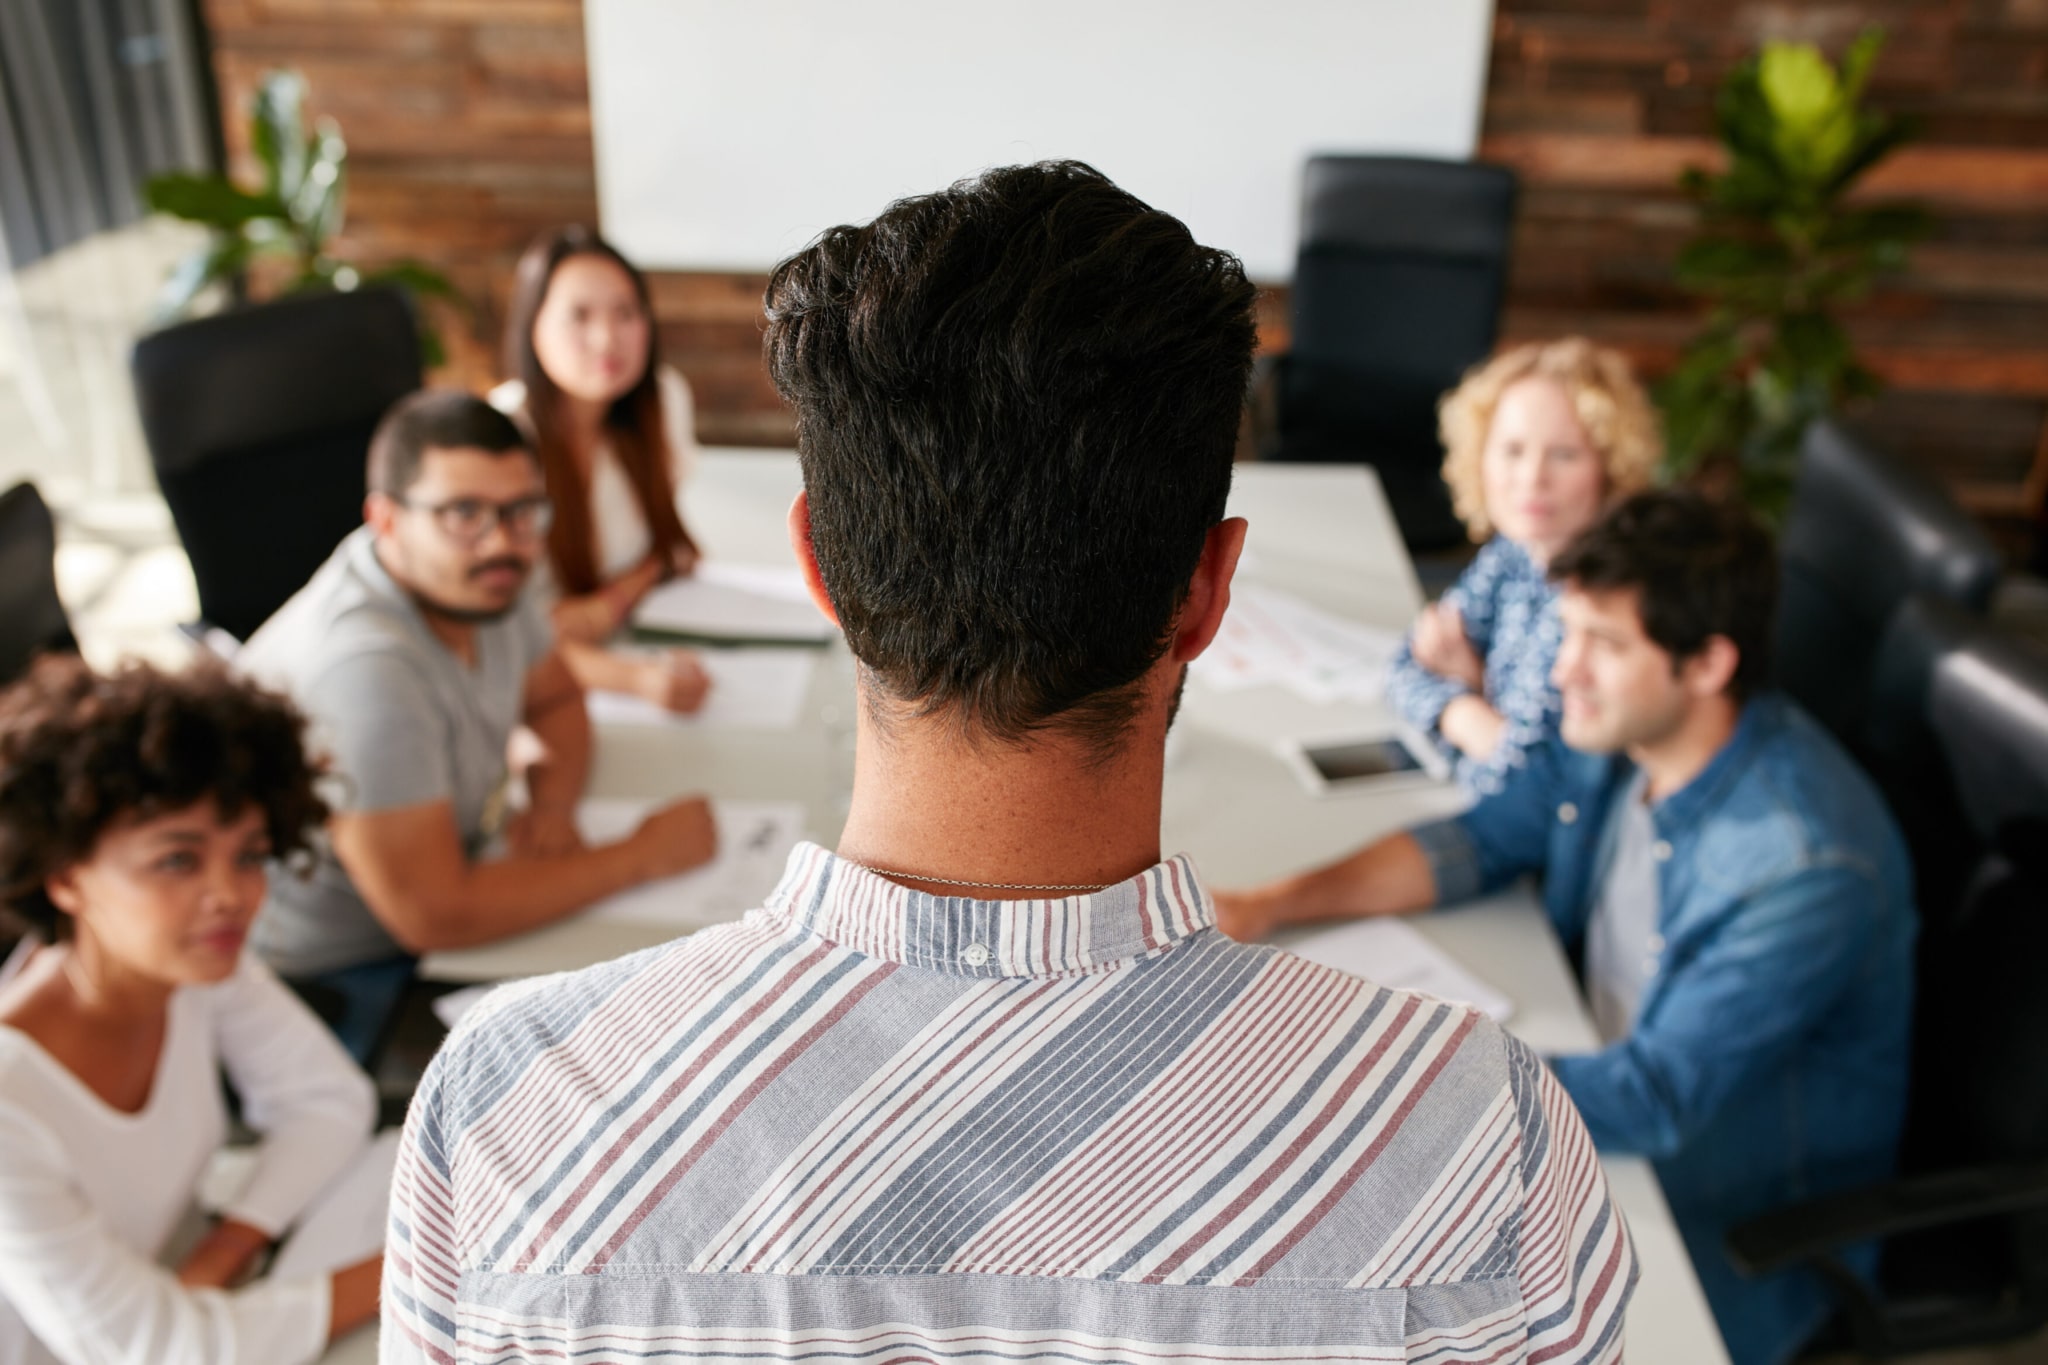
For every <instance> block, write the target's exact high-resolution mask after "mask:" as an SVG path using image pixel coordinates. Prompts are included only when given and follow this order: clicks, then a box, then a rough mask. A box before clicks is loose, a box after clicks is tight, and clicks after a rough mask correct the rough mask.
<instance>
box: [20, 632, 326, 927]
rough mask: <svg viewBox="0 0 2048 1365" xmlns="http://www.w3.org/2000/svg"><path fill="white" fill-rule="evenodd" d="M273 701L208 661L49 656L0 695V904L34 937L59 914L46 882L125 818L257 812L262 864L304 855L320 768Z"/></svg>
mask: <svg viewBox="0 0 2048 1365" xmlns="http://www.w3.org/2000/svg"><path fill="white" fill-rule="evenodd" d="M305 733H306V720H305V717H304V716H302V715H300V713H299V711H298V709H297V708H296V707H294V706H293V705H292V704H291V702H289V701H287V700H286V699H285V698H284V697H282V696H280V695H278V694H276V693H274V692H267V691H264V690H263V689H262V688H259V687H257V686H255V685H254V684H253V683H250V682H247V681H245V680H243V679H241V678H238V677H236V676H234V675H233V674H231V673H229V672H228V671H227V670H226V669H225V668H224V667H222V666H220V665H219V664H212V663H208V664H201V665H196V666H194V667H192V668H189V669H186V670H184V671H182V672H176V673H172V672H166V671H164V670H161V669H157V668H153V667H151V666H149V665H147V664H141V663H130V664H127V665H124V666H123V667H122V668H120V669H119V670H117V671H115V672H113V673H108V674H100V673H95V672H94V671H93V670H92V669H91V668H89V667H87V666H86V665H85V663H83V662H82V661H81V660H79V659H77V658H76V657H73V656H68V655H50V656H47V657H45V658H43V659H41V660H39V661H38V662H37V664H36V665H35V667H34V668H33V669H31V670H30V672H29V674H28V676H27V677H25V678H23V679H22V680H21V681H19V682H17V683H15V684H14V685H13V686H11V687H9V688H7V689H6V690H5V691H4V692H0V909H4V910H5V911H6V912H7V914H8V915H9V916H10V917H11V918H12V919H14V920H15V921H17V922H18V923H19V924H20V925H21V926H23V927H26V928H28V929H30V930H33V931H35V932H36V933H38V934H40V935H41V936H42V937H44V938H45V939H54V938H56V937H59V936H60V935H61V934H62V933H63V932H64V930H65V926H66V925H67V924H68V921H69V917H68V916H66V915H64V914H63V913H62V912H60V911H59V910H58V909H57V907H56V906H55V905H53V904H52V903H51V902H50V898H49V895H48V894H47V893H46V892H45V890H44V885H45V883H46V882H47V881H48V880H49V879H50V878H51V877H53V876H55V875H56V874H58V873H60V872H62V871H63V870H64V869H66V868H68V867H75V866H76V865H78V864H79V863H81V862H84V861H86V860H87V859H89V858H91V857H92V854H93V849H94V848H95V847H96V846H97V845H98V843H99V840H100V836H101V835H102V834H104V833H105V832H106V831H107V830H108V829H109V828H110V827H111V826H113V825H115V824H117V823H120V822H122V821H126V820H134V819H149V818H152V817H154V816H157V815H162V814H167V813H169V812H172V811H179V810H185V809H187V808H188V807H190V806H193V805H195V804H197V803H198V802H201V801H207V800H211V801H214V802H216V803H217V804H218V805H219V807H220V810H221V813H222V814H223V815H224V816H226V817H228V818H230V819H232V818H234V817H237V816H239V815H240V814H241V813H242V812H243V811H244V810H245V809H247V808H248V807H250V806H251V805H254V806H256V807H258V808H259V809H261V810H262V812H263V823H264V828H265V829H266V830H267V831H268V833H269V835H270V844H271V849H272V853H273V856H275V857H276V858H278V859H287V858H291V857H293V856H294V855H299V854H303V853H304V852H305V850H306V848H307V840H308V836H309V835H310V834H311V833H312V831H313V830H314V829H315V828H316V827H318V826H319V825H320V823H321V822H322V821H324V820H325V819H326V818H327V813H328V812H327V806H326V803H325V802H323V801H322V800H321V799H320V796H319V793H318V791H317V790H316V787H317V784H318V782H319V780H320V779H321V777H322V776H324V775H325V772H326V765H325V764H324V762H321V761H318V760H315V759H311V758H309V757H308V756H307V754H306V748H305Z"/></svg>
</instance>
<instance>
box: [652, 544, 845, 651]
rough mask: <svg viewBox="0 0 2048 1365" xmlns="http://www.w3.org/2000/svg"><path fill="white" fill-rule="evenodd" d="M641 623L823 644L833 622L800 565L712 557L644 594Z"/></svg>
mask: <svg viewBox="0 0 2048 1365" xmlns="http://www.w3.org/2000/svg"><path fill="white" fill-rule="evenodd" d="M633 625H634V627H635V628H636V629H639V630H646V631H653V632H656V633H657V634H663V635H684V636H689V637H691V638H693V639H701V640H733V641H757V642H758V641H764V640H779V641H783V642H785V643H798V644H823V643H824V642H825V641H827V640H829V639H831V638H832V634H833V630H832V623H831V622H830V621H827V620H826V619H825V618H824V617H823V616H821V615H819V613H818V609H817V607H815V606H813V605H812V604H811V599H810V594H809V593H807V592H805V590H804V581H803V577H802V575H800V574H799V573H798V572H797V570H796V568H795V567H794V566H783V567H771V566H766V565H759V564H726V563H722V562H719V561H716V560H707V561H706V562H704V563H701V564H699V565H698V566H697V568H696V571H695V572H693V573H691V574H690V575H688V576H687V577H684V578H672V579H670V580H669V581H668V582H666V583H663V584H660V585H659V586H657V587H656V588H654V589H653V590H652V591H651V592H649V593H648V594H647V595H646V596H645V597H643V598H641V599H640V605H639V607H638V608H637V609H636V610H635V611H634V613H633Z"/></svg>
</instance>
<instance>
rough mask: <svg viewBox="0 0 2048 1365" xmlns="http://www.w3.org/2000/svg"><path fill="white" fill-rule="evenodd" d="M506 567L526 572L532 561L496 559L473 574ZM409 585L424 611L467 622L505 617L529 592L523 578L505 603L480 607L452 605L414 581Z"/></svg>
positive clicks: (476, 623)
mask: <svg viewBox="0 0 2048 1365" xmlns="http://www.w3.org/2000/svg"><path fill="white" fill-rule="evenodd" d="M503 568H517V569H519V570H520V571H521V572H525V573H530V572H531V571H532V565H531V564H529V563H528V562H527V561H526V560H523V559H493V560H489V561H486V562H485V563H482V564H479V565H477V566H476V567H475V568H473V569H471V570H470V571H469V576H470V577H471V578H476V577H479V576H481V575H482V574H485V573H487V572H489V571H490V570H492V569H503ZM406 588H407V591H409V592H410V593H411V594H412V600H413V601H414V602H417V603H418V604H419V608H420V610H421V611H424V612H427V613H429V614H431V615H434V616H438V617H440V618H441V619H442V620H444V621H454V622H457V623H458V624H460V625H465V626H487V625H489V624H491V622H493V621H502V620H503V619H505V617H507V616H509V615H511V614H512V612H513V610H514V609H515V608H516V607H518V605H519V599H520V597H521V596H522V595H523V594H524V593H525V592H526V584H525V583H524V582H523V581H522V582H521V583H520V585H519V591H518V592H516V593H514V594H513V595H512V600H511V601H509V602H507V603H506V604H505V605H504V606H502V607H491V608H482V609H480V608H477V607H457V606H451V605H449V604H448V603H446V602H441V601H437V600H436V599H434V598H433V597H430V596H428V595H427V594H426V593H425V592H422V591H421V590H420V589H418V588H416V587H413V586H412V585H411V584H407V585H406Z"/></svg>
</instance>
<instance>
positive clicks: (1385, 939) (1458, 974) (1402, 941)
mask: <svg viewBox="0 0 2048 1365" xmlns="http://www.w3.org/2000/svg"><path fill="white" fill-rule="evenodd" d="M1287 951H1289V952H1291V953H1294V954H1296V955H1297V956H1300V957H1305V958H1307V959H1308V960H1309V961H1311V962H1320V963H1322V964H1323V965H1324V966H1325V967H1335V968H1336V969H1337V970H1339V971H1343V972H1349V973H1351V974H1352V975H1353V976H1359V977H1364V978H1365V979H1366V980H1368V981H1371V982H1373V983H1375V984H1376V985H1381V986H1390V987H1392V988H1393V989H1395V990H1402V991H1414V992H1416V993H1417V994H1420V995H1430V996H1435V997H1436V998H1437V999H1439V1000H1449V1001H1453V1002H1454V1003H1456V1004H1460V1005H1471V1006H1473V1007H1474V1008H1476V1009H1478V1010H1480V1011H1481V1012H1482V1013H1484V1014H1486V1015H1487V1016H1489V1017H1490V1018H1492V1019H1493V1020H1494V1021H1495V1022H1499V1021H1501V1020H1504V1019H1506V1018H1507V1017H1508V1016H1509V1015H1510V1014H1513V1013H1514V1010H1515V1006H1514V1002H1513V1001H1511V1000H1509V999H1508V998H1507V997H1506V996H1505V995H1502V994H1501V993H1500V992H1499V991H1497V990H1495V989H1494V988H1493V987H1492V986H1489V985H1488V984H1486V983H1485V982H1484V981H1481V980H1480V979H1479V978H1478V977H1476V976H1474V975H1472V973H1471V972H1469V971H1466V970H1465V968H1464V967H1463V966H1461V965H1460V964H1459V962H1458V961H1457V959H1456V958H1453V957H1452V956H1451V955H1450V954H1449V953H1446V952H1445V951H1444V950H1443V949H1441V948H1439V947H1437V946H1436V945H1435V944H1434V943H1431V942H1430V941H1429V940H1428V939H1427V938H1425V937H1424V936H1423V935H1422V933H1421V932H1420V931H1418V930H1417V929H1416V928H1415V927H1414V926H1413V925H1410V924H1404V923H1403V922H1402V921H1400V920H1398V919H1390V918H1385V917H1380V918H1374V919H1362V920H1351V921H1349V922H1347V923H1344V924H1339V925H1336V926H1334V927H1332V928H1329V929H1320V930H1317V931H1316V932H1314V933H1312V934H1307V935H1304V936H1303V937H1301V938H1299V939H1296V940H1294V941H1292V942H1290V943H1288V944H1287Z"/></svg>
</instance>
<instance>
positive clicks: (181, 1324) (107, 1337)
mask: <svg viewBox="0 0 2048 1365" xmlns="http://www.w3.org/2000/svg"><path fill="white" fill-rule="evenodd" d="M71 1160H72V1156H71V1154H69V1153H67V1152H66V1151H65V1150H64V1149H63V1146H62V1144H61V1143H59V1142H58V1141H57V1139H56V1137H55V1135H54V1134H52V1133H51V1132H50V1131H49V1130H48V1129H47V1128H44V1127H42V1126H41V1125H40V1124H37V1123H36V1122H35V1121H34V1120H33V1119H32V1118H30V1117H28V1116H26V1115H24V1114H22V1113H20V1112H19V1111H18V1110H14V1109H11V1108H7V1107H0V1297H4V1298H5V1299H6V1300H7V1301H8V1302H9V1303H10V1304H12V1305H13V1306H14V1307H15V1309H16V1310H17V1311H18V1312H19V1313H20V1314H21V1316H22V1320H23V1321H24V1322H26V1323H27V1324H28V1327H29V1330H30V1331H32V1332H34V1333H35V1334H36V1337H37V1339H38V1340H40V1341H41V1342H42V1344H43V1345H44V1346H46V1347H47V1348H48V1349H49V1350H50V1352H51V1354H53V1355H55V1356H56V1357H57V1359H59V1360H61V1361H63V1362H64V1365H301V1362H307V1361H311V1360H313V1359H314V1358H315V1357H316V1356H318V1355H319V1354H320V1352H321V1350H322V1349H323V1348H324V1347H325V1345H326V1342H327V1326H328V1315H329V1312H330V1310H331V1308H332V1297H331V1295H332V1291H331V1290H330V1288H329V1286H328V1282H327V1279H326V1277H324V1276H321V1277H314V1278H309V1279H297V1280H262V1281H258V1282H257V1283H255V1284H253V1285H250V1286H249V1287H247V1288H245V1289H239V1290H233V1291H229V1290H220V1289H187V1288H185V1287H184V1286H183V1285H180V1284H179V1283H178V1280H177V1277H176V1276H175V1275H173V1274H172V1273H171V1272H170V1271H168V1270H166V1269H164V1268H163V1267H162V1266H158V1265H155V1264H153V1263H152V1262H150V1261H148V1260H146V1259H144V1258H143V1257H141V1256H139V1255H137V1254H136V1253H135V1252H134V1251H133V1250H132V1249H130V1248H129V1246H128V1245H127V1244H126V1243H124V1242H123V1241H122V1240H121V1239H120V1238H119V1237H118V1236H117V1235H116V1234H115V1233H114V1231H113V1229H112V1228H111V1227H110V1226H109V1225H108V1223H107V1221H106V1220H105V1219H104V1218H103V1217H102V1216H101V1214H100V1212H99V1210H97V1209H96V1208H94V1207H93V1206H92V1205H91V1204H90V1203H89V1202H87V1200H86V1198H85V1196H84V1194H83V1193H82V1192H81V1191H80V1189H79V1187H78V1184H77V1182H76V1181H75V1180H74V1179H73V1177H72V1168H71V1165H70V1162H71Z"/></svg>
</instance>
